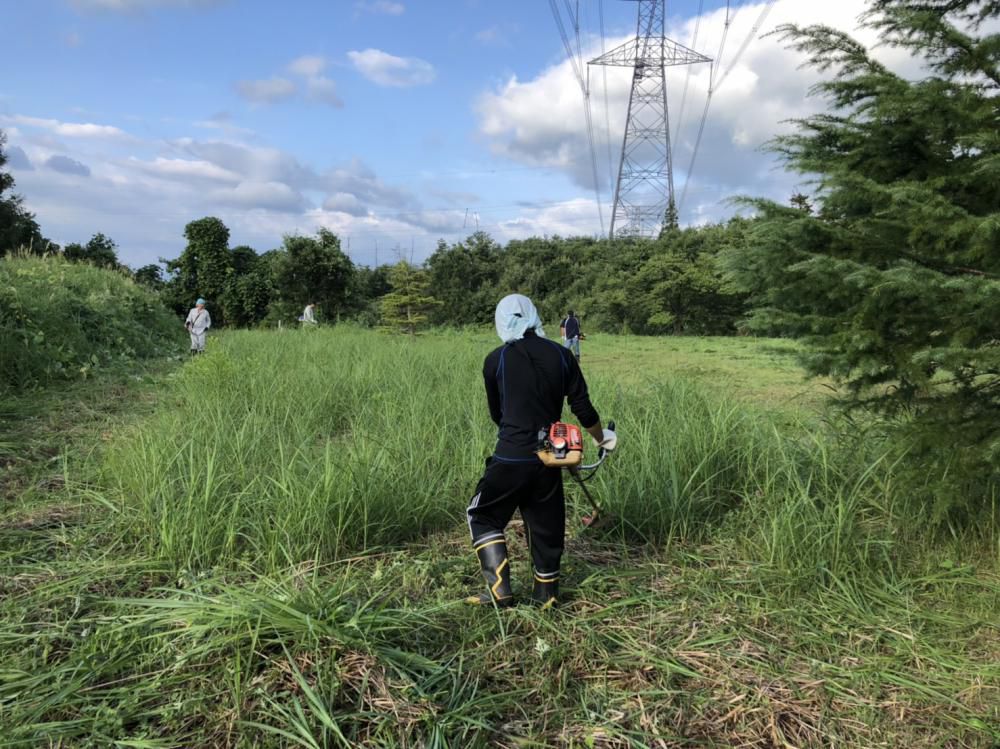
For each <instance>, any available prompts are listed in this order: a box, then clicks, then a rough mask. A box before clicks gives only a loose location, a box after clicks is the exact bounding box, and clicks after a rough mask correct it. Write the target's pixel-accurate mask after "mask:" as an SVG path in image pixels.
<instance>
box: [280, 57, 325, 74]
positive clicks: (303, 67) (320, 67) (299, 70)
mask: <svg viewBox="0 0 1000 749" xmlns="http://www.w3.org/2000/svg"><path fill="white" fill-rule="evenodd" d="M324 70H326V58H325V57H322V56H320V55H303V56H302V57H297V58H295V59H294V60H292V61H291V62H290V63H288V72H290V73H294V74H295V75H304V76H314V75H319V74H320V73H322V72H323V71H324Z"/></svg>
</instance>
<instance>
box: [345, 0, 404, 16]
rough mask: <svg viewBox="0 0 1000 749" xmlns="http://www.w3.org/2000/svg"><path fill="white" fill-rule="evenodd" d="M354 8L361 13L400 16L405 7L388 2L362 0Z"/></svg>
mask: <svg viewBox="0 0 1000 749" xmlns="http://www.w3.org/2000/svg"><path fill="white" fill-rule="evenodd" d="M354 7H355V9H356V10H357V11H359V12H362V13H377V14H379V15H384V16H401V15H402V14H403V13H404V12H405V11H406V6H405V5H403V4H402V3H396V2H391V1H390V0H367V1H365V0H362V2H357V3H355V4H354Z"/></svg>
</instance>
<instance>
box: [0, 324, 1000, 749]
mask: <svg viewBox="0 0 1000 749" xmlns="http://www.w3.org/2000/svg"><path fill="white" fill-rule="evenodd" d="M494 345H495V338H494V337H493V336H491V335H490V334H489V333H487V332H483V333H475V332H472V333H470V332H466V333H436V334H431V335H427V336H423V337H421V338H419V339H416V340H410V339H406V338H392V337H388V336H381V335H378V334H374V333H370V332H367V331H360V330H352V329H349V328H338V329H336V330H319V331H286V332H284V333H264V332H237V333H229V334H226V335H224V336H221V337H219V338H216V339H214V340H213V341H212V342H211V346H210V351H209V353H208V354H207V355H206V356H204V357H200V358H198V359H195V360H193V361H190V362H186V363H185V364H183V365H182V366H173V367H171V366H169V365H159V366H151V367H147V368H146V369H145V370H143V371H142V372H138V371H136V372H130V373H129V374H127V375H122V374H119V375H109V376H108V377H107V378H105V379H102V380H98V381H95V382H90V383H85V384H83V385H79V386H76V388H77V389H75V390H72V391H70V392H68V393H57V392H54V391H42V392H38V393H34V394H32V395H30V396H27V397H26V398H25V399H23V400H20V401H16V400H12V401H11V402H10V403H9V404H8V405H7V406H6V409H7V415H8V421H9V423H11V424H12V428H11V429H10V430H9V435H10V437H9V438H8V437H4V438H0V442H3V443H4V451H5V452H3V454H2V455H3V460H4V462H5V465H6V469H5V470H6V473H5V474H4V482H5V483H4V495H5V505H4V508H5V509H4V511H3V514H2V515H0V746H23V747H36V746H66V747H69V746H129V747H195V746H241V747H252V746H275V747H279V746H307V747H320V746H345V747H346V746H385V747H390V746H394V747H424V746H428V747H445V746H447V747H477V746H483V747H485V746H498V747H687V746H745V747H788V746H796V747H807V746H809V747H812V746H865V747H869V746H871V747H875V746H885V747H895V746H911V747H983V748H987V749H988V748H989V747H993V746H995V745H996V743H997V742H998V741H1000V626H998V622H1000V574H998V571H1000V536H998V532H997V527H998V525H997V524H996V523H994V524H993V525H992V527H982V528H978V529H974V530H965V531H961V530H954V531H953V532H952V533H950V534H948V533H941V532H933V533H932V532H931V531H930V530H929V529H928V528H926V527H925V524H923V523H922V522H921V520H920V518H919V517H914V516H913V512H912V508H911V507H910V506H909V505H908V504H907V497H906V495H905V492H904V491H903V490H902V489H901V488H900V486H899V484H898V481H897V478H896V476H895V473H894V467H893V464H892V459H891V458H890V453H885V452H883V449H882V447H881V446H880V444H879V443H878V442H877V441H876V440H873V439H865V438H864V435H863V434H862V433H860V432H856V431H853V432H852V430H851V429H849V428H843V427H841V426H838V424H839V422H838V421H837V420H836V419H831V418H829V417H828V415H827V412H826V411H824V404H825V401H826V398H827V393H828V392H829V390H828V388H826V387H825V385H824V384H823V383H816V382H806V381H805V380H804V379H803V378H802V375H801V373H800V371H799V370H798V368H797V366H796V364H795V358H794V353H795V347H794V345H793V344H790V343H788V342H783V341H773V340H755V339H680V338H677V339H675V338H670V339H643V338H619V337H601V336H595V337H593V338H592V339H591V340H589V341H587V342H585V344H584V368H585V372H586V374H587V377H588V381H589V382H590V385H591V394H592V396H593V399H594V402H595V405H596V406H597V407H598V409H599V410H600V411H601V412H602V415H603V416H604V417H605V418H615V419H616V420H617V421H618V424H619V434H620V435H621V439H622V442H621V447H620V449H619V450H618V451H617V452H616V454H615V455H614V456H613V461H611V462H610V463H609V465H608V466H607V467H606V469H604V471H603V472H602V474H601V475H600V476H599V477H598V478H597V479H596V480H595V489H596V492H597V494H598V496H599V497H600V499H601V501H602V503H603V504H604V505H605V507H606V508H607V509H608V510H609V511H611V512H613V513H614V514H615V515H616V516H617V518H618V519H619V521H620V522H618V523H617V524H615V525H613V526H612V527H610V528H608V529H606V530H605V531H602V532H601V533H595V532H592V531H587V530H584V529H583V528H582V526H581V525H580V524H579V520H578V519H579V516H580V515H581V514H582V512H583V509H584V508H583V505H582V504H580V498H579V497H577V496H576V495H575V494H573V493H572V490H571V489H570V490H568V494H569V501H570V504H571V512H570V531H569V536H570V538H569V541H568V547H567V554H566V559H565V562H564V587H565V588H566V596H565V598H566V600H565V603H564V605H563V606H562V608H560V609H559V610H556V611H552V612H539V611H537V610H535V609H532V608H530V607H526V606H519V607H517V608H515V609H514V610H511V611H505V612H497V611H493V610H482V609H476V608H470V607H467V606H465V605H463V604H462V603H461V602H460V601H461V598H462V597H463V596H464V595H465V594H467V593H468V592H469V591H471V590H478V586H479V579H478V574H477V569H476V562H475V559H474V557H473V555H472V554H471V551H470V549H469V547H468V539H467V538H466V536H465V533H466V531H465V526H464V517H463V511H464V507H465V505H466V503H467V501H468V494H469V491H470V490H471V488H472V486H473V485H474V483H475V481H476V479H477V478H478V475H479V472H480V470H481V466H482V459H483V457H484V456H485V455H486V454H488V453H489V451H490V449H491V438H492V435H493V431H494V430H493V428H492V425H491V424H490V422H489V420H488V417H487V413H486V408H485V403H484V398H483V395H482V386H481V380H480V374H479V371H480V367H481V363H482V358H483V356H484V355H485V354H486V353H487V352H488V351H489V349H490V348H492V347H493V346H494ZM522 535H523V534H522V531H521V529H520V526H519V524H518V523H515V524H514V526H513V527H512V528H511V529H510V532H509V540H510V541H511V550H512V557H513V560H512V563H513V567H514V587H515V593H520V592H523V591H524V589H525V587H526V586H527V585H528V582H527V581H528V580H529V575H528V569H527V567H528V565H527V554H526V553H525V551H524V542H523V537H522Z"/></svg>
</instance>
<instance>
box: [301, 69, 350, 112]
mask: <svg viewBox="0 0 1000 749" xmlns="http://www.w3.org/2000/svg"><path fill="white" fill-rule="evenodd" d="M306 95H307V96H308V98H309V99H311V100H312V101H318V102H320V103H321V104H329V105H330V106H331V107H337V108H338V109H339V108H340V107H343V106H344V102H343V101H342V100H341V98H340V97H339V96H338V95H337V84H336V83H334V82H333V81H332V80H330V79H329V78H326V77H324V76H321V75H317V76H314V77H312V78H309V79H308V80H306Z"/></svg>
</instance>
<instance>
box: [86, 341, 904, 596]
mask: <svg viewBox="0 0 1000 749" xmlns="http://www.w3.org/2000/svg"><path fill="white" fill-rule="evenodd" d="M492 346H493V341H492V340H491V339H490V338H488V337H486V336H481V337H472V338H470V337H469V336H461V335H458V334H440V335H432V336H428V337H426V338H422V339H418V340H411V339H407V338H399V337H390V336H383V335H379V334H375V333H372V332H370V331H364V330H357V329H350V328H339V329H336V330H320V331H314V330H309V331H289V332H283V333H282V332H273V333H261V332H236V333H231V334H228V335H226V336H224V337H222V338H221V339H220V340H219V341H218V342H217V345H215V346H214V347H213V350H212V351H211V353H210V354H209V355H207V356H205V357H202V358H199V359H198V360H196V361H193V362H191V363H190V364H189V365H187V366H186V367H185V368H184V370H183V371H182V372H181V373H180V375H179V376H178V377H177V378H176V381H175V382H174V384H173V386H172V390H171V392H170V396H169V398H167V399H166V403H167V407H166V408H163V409H161V411H160V413H159V414H158V415H157V416H156V417H155V418H154V419H152V420H150V421H146V422H143V423H142V424H140V425H138V426H136V427H135V428H134V429H132V430H131V431H129V432H127V433H124V434H121V435H118V438H117V440H116V443H115V445H114V446H113V448H112V449H111V451H110V453H109V455H108V457H107V460H106V463H105V466H104V480H103V481H102V484H103V486H104V487H107V489H108V490H107V491H106V492H105V496H104V498H105V501H107V502H108V503H110V504H111V505H112V506H114V507H116V508H118V509H119V511H120V515H121V518H122V519H123V521H124V522H125V524H126V525H127V526H128V528H129V531H130V532H131V533H132V534H133V535H134V538H135V539H136V540H137V542H139V543H141V544H145V545H146V547H147V550H148V552H149V553H152V554H154V555H158V556H160V557H162V558H165V559H167V560H169V561H170V562H171V563H172V564H174V565H175V566H176V567H177V568H179V569H209V568H212V567H217V566H223V567H225V566H227V565H233V564H236V563H239V564H245V563H249V564H251V565H253V566H255V567H258V568H260V569H265V570H269V571H276V570H280V569H283V568H285V567H286V566H287V565H289V564H298V563H300V562H302V561H304V560H317V561H329V560H335V559H338V558H343V557H345V556H350V555H352V554H356V553H359V552H362V551H366V550H370V549H372V548H373V547H379V546H390V545H395V544H400V543H403V542H407V541H412V540H413V539H416V538H418V537H420V536H421V535H422V534H426V533H428V532H431V531H434V530H438V529H445V528H460V527H461V526H462V524H463V522H464V509H465V506H466V504H467V502H468V497H469V496H470V494H471V491H472V488H473V486H474V484H475V481H476V479H477V478H478V476H479V473H480V471H481V469H482V461H483V458H484V457H485V456H486V455H488V454H489V453H490V452H491V450H492V447H493V441H494V436H495V427H494V426H493V424H492V423H491V422H490V421H489V419H488V416H487V410H486V406H485V399H484V396H483V391H482V382H481V376H480V371H481V362H482V358H483V357H484V356H485V354H486V353H487V352H488V351H489V349H490V348H491V347H492ZM590 385H591V395H592V398H593V400H594V402H595V404H596V405H597V407H598V409H599V410H600V411H601V412H602V414H603V415H604V417H605V419H609V418H614V419H616V420H617V422H618V429H619V433H620V435H621V447H620V449H619V450H618V451H617V452H616V454H615V455H614V456H613V458H612V459H611V461H609V464H608V465H607V466H606V467H605V468H604V469H602V472H601V473H600V474H599V476H598V478H597V479H596V480H595V481H594V482H593V486H594V488H595V489H596V493H597V495H598V496H599V497H600V500H601V502H602V504H603V505H604V509H605V511H606V512H607V513H609V514H611V515H612V516H613V517H614V518H615V519H616V520H617V521H618V523H617V525H615V526H613V527H612V528H611V529H610V532H611V533H612V534H618V535H620V536H622V537H623V538H625V539H627V540H640V541H651V542H654V543H658V544H665V543H669V542H672V541H675V540H680V541H692V540H698V539H703V538H705V537H706V535H707V534H708V533H709V532H711V531H712V529H714V528H716V527H717V526H718V525H719V523H720V522H721V521H722V520H723V518H724V517H725V516H726V515H727V513H732V512H734V511H736V512H738V514H739V515H740V516H741V517H743V518H745V519H746V520H747V523H748V527H749V529H750V530H749V533H745V534H742V536H741V537H742V538H744V539H745V546H746V548H747V549H748V551H750V552H751V553H753V554H754V555H755V556H756V557H760V558H761V559H762V560H763V561H766V562H767V563H768V564H772V565H775V566H776V567H778V568H780V569H783V570H785V571H789V570H794V571H796V572H801V573H804V574H805V575H806V576H807V577H808V576H810V575H813V574H827V573H830V572H833V573H835V574H838V573H840V572H843V571H844V570H847V569H850V570H852V571H854V572H856V571H857V565H858V564H859V563H861V564H868V563H869V562H871V563H876V562H878V561H882V560H884V555H883V557H880V559H879V560H876V557H877V556H878V554H877V553H876V552H879V553H880V552H881V551H882V550H884V544H885V543H886V542H885V540H884V537H883V535H884V533H883V532H884V526H882V525H879V524H878V523H875V524H870V523H869V522H868V521H869V520H870V519H871V517H870V516H872V515H873V514H878V515H879V517H883V518H884V517H886V516H885V515H884V513H882V510H881V509H880V508H881V507H882V504H884V502H885V497H884V496H883V494H884V491H885V490H886V488H887V486H888V484H886V481H887V479H886V478H885V474H886V470H887V469H886V467H885V466H884V465H883V462H880V460H879V459H878V458H873V462H872V463H871V464H870V465H869V464H867V463H865V462H864V460H859V459H858V456H854V458H852V459H850V460H848V461H846V462H840V458H841V457H843V456H839V457H837V458H835V457H834V456H833V455H832V454H831V451H832V450H834V448H832V447H831V446H830V445H828V444H827V443H826V442H825V441H824V439H823V437H822V436H820V435H818V434H812V435H810V434H809V433H808V432H807V431H804V430H805V427H803V431H801V432H798V433H795V434H793V435H783V434H779V432H778V431H777V430H776V429H775V427H774V425H773V423H772V422H771V421H770V420H769V418H768V417H767V416H766V415H765V414H763V413H761V412H759V411H757V410H755V409H754V408H752V407H750V406H748V405H747V404H745V403H743V402H739V401H736V400H731V399H728V398H726V397H720V396H719V394H718V393H717V392H714V391H712V390H709V389H707V388H705V387H704V386H702V385H698V384H695V383H692V382H690V381H687V380H684V379H670V378H665V379H664V381H663V382H661V383H659V384H655V385H648V386H645V387H630V388H629V389H621V388H619V387H618V386H617V385H616V382H615V379H614V378H613V377H612V376H611V375H610V374H609V373H606V372H605V373H597V374H593V373H592V376H591V377H590ZM565 415H566V416H567V417H570V414H569V413H568V412H567V413H566V414H565ZM803 435H804V436H803ZM590 454H591V456H592V455H593V453H590ZM567 493H568V495H569V496H570V497H571V500H572V501H573V502H575V503H576V504H575V507H576V508H577V509H578V510H579V511H580V512H583V510H584V506H583V505H582V504H580V500H581V497H580V496H579V494H578V490H576V489H575V488H574V485H573V484H572V483H571V482H569V481H568V480H567ZM570 522H571V523H572V522H574V521H573V519H572V518H571V521H570ZM869 526H870V527H869ZM880 534H883V535H880Z"/></svg>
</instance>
